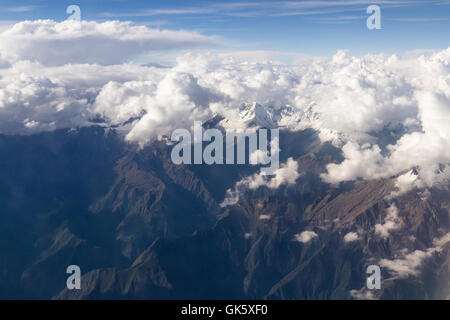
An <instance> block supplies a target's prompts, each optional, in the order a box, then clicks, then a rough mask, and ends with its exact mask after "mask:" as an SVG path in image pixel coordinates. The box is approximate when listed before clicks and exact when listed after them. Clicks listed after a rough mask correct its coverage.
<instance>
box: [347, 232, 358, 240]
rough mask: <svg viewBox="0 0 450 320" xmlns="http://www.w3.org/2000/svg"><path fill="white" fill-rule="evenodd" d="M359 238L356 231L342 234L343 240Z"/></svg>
mask: <svg viewBox="0 0 450 320" xmlns="http://www.w3.org/2000/svg"><path fill="white" fill-rule="evenodd" d="M358 239H359V235H358V234H357V233H356V232H349V233H347V234H346V235H345V236H344V241H345V242H353V241H356V240H358Z"/></svg>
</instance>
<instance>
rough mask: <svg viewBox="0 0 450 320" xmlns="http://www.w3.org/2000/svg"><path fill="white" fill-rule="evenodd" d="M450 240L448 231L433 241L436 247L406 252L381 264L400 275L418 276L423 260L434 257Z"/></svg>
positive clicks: (402, 276)
mask: <svg viewBox="0 0 450 320" xmlns="http://www.w3.org/2000/svg"><path fill="white" fill-rule="evenodd" d="M449 242H450V233H447V234H446V235H444V236H443V237H442V238H436V239H435V240H434V241H433V244H434V246H435V247H432V248H428V249H426V250H415V251H412V252H409V253H405V254H404V255H403V256H402V257H400V258H396V259H393V260H389V259H382V260H380V262H379V263H380V266H382V267H385V268H387V269H388V270H390V271H391V272H392V273H394V274H395V275H396V276H398V277H401V278H406V277H408V276H417V275H418V274H419V273H420V267H421V266H422V265H423V262H424V261H425V260H426V259H428V258H430V257H432V255H433V254H434V253H435V252H440V251H442V249H443V248H444V246H445V245H446V244H447V243H449ZM406 252H407V251H406Z"/></svg>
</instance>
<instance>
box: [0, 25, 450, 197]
mask: <svg viewBox="0 0 450 320" xmlns="http://www.w3.org/2000/svg"><path fill="white" fill-rule="evenodd" d="M211 41H213V39H211V38H208V37H204V36H201V35H199V34H196V33H191V32H185V31H159V30H153V29H149V28H147V27H140V26H134V25H132V24H129V23H124V22H118V21H109V22H104V23H96V22H82V23H78V25H77V22H73V21H66V22H61V23H57V22H55V21H51V20H38V21H25V22H21V23H18V24H16V25H14V26H13V27H11V28H8V29H6V30H5V31H3V32H2V33H1V34H0V77H1V78H0V117H1V119H0V132H2V133H6V134H8V133H34V132H39V131H42V130H53V129H55V128H62V127H72V126H77V125H89V124H90V122H89V120H90V119H92V118H97V117H100V118H101V119H103V120H104V121H105V125H115V126H120V125H121V124H123V123H125V122H130V121H129V120H130V119H131V120H132V121H131V123H129V124H128V126H127V127H123V128H122V129H123V130H124V131H125V134H126V138H127V140H128V141H130V142H133V143H139V144H141V145H144V144H146V143H148V142H149V141H151V140H152V139H155V138H158V137H159V136H162V135H170V133H171V131H172V130H173V129H174V128H183V127H188V126H192V124H193V121H194V120H199V121H201V120H206V119H209V118H210V117H211V116H213V115H216V114H218V115H221V116H223V117H224V118H225V120H223V121H222V122H221V125H223V126H224V127H226V128H230V129H246V126H250V125H252V126H253V125H255V123H256V125H258V121H254V119H253V117H256V118H258V119H257V120H260V121H259V124H261V123H262V124H265V125H268V124H270V125H271V126H278V127H285V128H287V129H291V130H297V129H302V128H307V127H312V128H314V129H316V130H317V131H318V133H319V136H320V137H321V139H322V140H324V141H325V140H327V141H331V142H333V143H334V144H335V145H336V146H338V147H341V148H342V153H343V156H344V161H343V162H342V163H331V164H329V165H328V166H327V171H326V172H325V173H324V174H323V175H322V178H323V180H324V181H326V182H329V183H339V182H341V181H349V180H355V179H359V178H362V179H379V178H389V177H397V180H396V183H397V188H398V194H401V193H403V192H407V191H408V190H412V189H414V188H421V189H424V190H426V188H429V187H432V186H445V185H448V182H449V180H450V166H449V164H450V131H449V130H450V129H449V128H450V127H449V126H448V123H449V120H450V85H449V84H450V75H449V71H450V63H449V62H450V48H449V49H447V50H443V51H441V52H435V53H433V54H430V55H428V56H418V57H417V56H416V57H412V58H401V57H398V56H396V55H392V56H385V55H383V54H379V55H366V56H363V57H359V58H358V57H353V56H351V55H349V54H348V53H347V52H345V51H339V52H338V53H337V54H336V55H334V56H333V57H332V58H331V59H314V60H313V61H312V62H310V63H308V64H298V65H283V64H277V63H273V62H260V63H256V62H244V61H242V57H240V58H239V59H233V56H232V55H231V54H229V53H227V54H226V55H221V54H215V53H202V54H186V55H183V56H180V57H179V58H178V59H177V61H176V63H175V65H174V66H173V67H170V68H155V67H143V66H138V65H136V64H132V63H127V64H124V63H123V62H125V61H128V60H130V59H132V58H133V57H135V56H137V55H139V54H141V53H144V52H147V51H149V50H153V49H169V48H172V47H173V48H175V47H176V48H180V47H191V46H197V45H203V44H210V43H211ZM93 44H95V45H93ZM93 50H94V51H95V52H94V51H93ZM25 60H32V62H30V61H25ZM33 61H34V62H33ZM67 63H72V64H67ZM83 63H84V64H83ZM93 63H97V65H96V64H93ZM100 64H102V65H103V66H102V65H100ZM110 64H119V65H110ZM243 105H244V106H245V108H254V109H255V110H253V111H251V112H247V111H248V110H244V111H245V112H243V110H242V106H243ZM252 106H254V107H252ZM412 169H414V170H415V171H416V172H417V175H416V177H415V179H414V181H412V180H411V179H413V178H414V177H411V176H405V175H404V174H405V172H409V171H410V170H412ZM286 170H289V169H286ZM286 172H288V173H289V171H284V173H286ZM284 173H283V171H281V172H279V173H278V177H279V178H277V179H274V180H270V181H265V180H264V179H263V177H259V176H255V177H253V178H254V179H252V180H249V181H246V182H243V184H248V186H249V187H251V186H255V187H258V186H259V185H261V184H262V183H264V184H265V185H267V186H269V187H277V186H280V185H281V184H283V183H285V181H288V182H289V179H288V177H283V174H284ZM408 178H411V179H408ZM289 183H290V182H289Z"/></svg>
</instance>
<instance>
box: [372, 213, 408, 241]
mask: <svg viewBox="0 0 450 320" xmlns="http://www.w3.org/2000/svg"><path fill="white" fill-rule="evenodd" d="M401 226H402V220H401V219H400V218H399V216H398V209H397V207H396V206H395V204H392V205H391V206H390V207H389V208H388V209H387V215H386V217H385V218H384V223H383V224H380V223H379V224H376V225H375V233H376V234H378V235H379V236H381V237H382V238H384V239H387V238H389V236H390V233H391V232H392V231H394V230H398V229H399V228H400V227H401Z"/></svg>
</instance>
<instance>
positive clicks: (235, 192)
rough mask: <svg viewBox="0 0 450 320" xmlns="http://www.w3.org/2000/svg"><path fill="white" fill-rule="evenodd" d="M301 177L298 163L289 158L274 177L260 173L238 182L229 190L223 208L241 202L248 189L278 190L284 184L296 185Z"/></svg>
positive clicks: (276, 171)
mask: <svg viewBox="0 0 450 320" xmlns="http://www.w3.org/2000/svg"><path fill="white" fill-rule="evenodd" d="M299 176H300V174H299V173H298V163H297V162H296V161H295V160H293V159H292V158H289V159H288V160H287V162H286V163H285V164H283V165H281V167H280V168H279V169H277V170H275V172H274V175H273V176H267V175H263V174H262V173H261V172H259V173H255V174H254V175H252V176H249V177H246V178H244V179H242V180H240V181H238V182H237V183H236V185H235V186H234V188H233V189H228V190H227V193H226V195H225V199H224V200H223V202H222V204H221V206H222V207H225V206H229V205H233V204H236V203H237V202H238V201H239V197H240V195H241V194H242V193H244V192H245V191H246V190H248V189H250V190H256V189H258V188H259V187H262V186H265V187H268V188H270V189H277V188H279V187H280V186H281V185H284V184H287V185H290V184H295V181H296V180H297V178H298V177H299Z"/></svg>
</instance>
